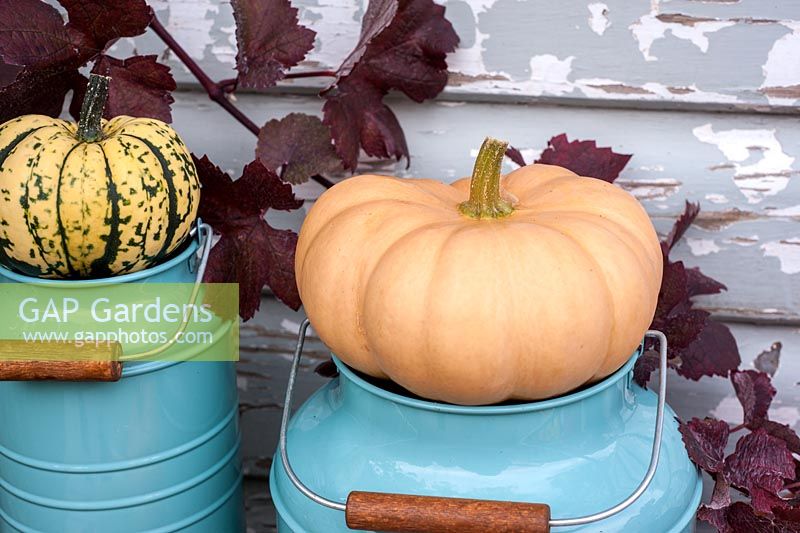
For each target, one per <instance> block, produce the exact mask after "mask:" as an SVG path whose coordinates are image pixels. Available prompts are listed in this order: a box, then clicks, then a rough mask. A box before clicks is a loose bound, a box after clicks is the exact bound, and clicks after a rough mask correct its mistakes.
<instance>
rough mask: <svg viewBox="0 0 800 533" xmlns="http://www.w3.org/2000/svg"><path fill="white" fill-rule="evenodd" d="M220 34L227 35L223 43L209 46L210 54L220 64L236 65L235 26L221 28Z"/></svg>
mask: <svg viewBox="0 0 800 533" xmlns="http://www.w3.org/2000/svg"><path fill="white" fill-rule="evenodd" d="M219 30H220V32H222V34H223V35H227V38H226V40H225V41H222V42H216V43H214V45H213V46H211V53H212V54H213V55H214V57H216V58H217V61H219V62H220V63H226V64H228V65H236V25H235V24H234V25H231V26H222V27H220V29H219Z"/></svg>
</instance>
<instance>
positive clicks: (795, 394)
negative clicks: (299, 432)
mask: <svg viewBox="0 0 800 533" xmlns="http://www.w3.org/2000/svg"><path fill="white" fill-rule="evenodd" d="M302 318H303V315H302V314H301V313H295V312H293V311H290V310H287V309H286V308H285V307H283V306H282V305H281V304H280V303H278V302H277V301H275V300H273V299H271V298H265V299H264V300H263V301H262V308H261V310H260V311H259V312H258V314H257V315H256V317H255V318H254V319H253V320H252V321H251V322H248V323H246V324H244V325H243V336H242V348H243V352H242V353H243V358H246V361H243V362H242V363H240V364H239V368H240V371H239V392H240V395H241V397H242V405H243V406H245V412H244V415H243V417H242V431H243V438H244V446H243V450H244V454H245V462H246V467H247V470H246V474H247V475H248V476H251V477H258V478H263V477H264V476H266V474H267V471H268V468H269V465H270V464H271V458H272V454H273V452H274V450H275V449H276V446H277V435H278V425H279V420H280V410H281V409H282V398H283V393H284V391H285V386H286V376H287V372H288V368H289V362H290V360H291V352H292V351H293V347H294V339H293V335H294V334H296V331H297V327H298V326H299V323H300V321H301V320H302ZM730 327H731V329H732V331H733V333H734V335H735V337H736V339H737V342H738V344H739V348H740V350H741V354H742V359H743V365H742V368H752V362H753V360H754V359H755V357H756V356H757V355H758V354H759V353H760V352H761V351H763V350H766V349H768V348H769V347H770V346H771V345H772V343H773V342H776V341H779V342H781V343H782V344H783V351H782V356H781V365H780V368H779V370H778V372H777V373H776V375H775V377H774V380H773V383H774V384H775V387H776V388H777V390H778V394H777V395H776V397H775V400H774V401H773V404H772V407H771V408H770V418H771V419H773V420H776V421H779V422H782V423H786V424H790V425H792V426H793V427H794V428H795V429H800V387H797V376H798V375H800V330H798V329H796V328H792V327H782V326H755V325H751V324H730ZM258 347H269V349H267V350H264V351H259V349H258ZM307 353H308V354H309V358H308V359H306V362H305V363H304V364H303V366H302V370H301V372H300V374H299V380H298V392H297V397H296V400H295V401H296V402H297V405H300V403H301V402H302V401H304V399H305V398H307V397H308V395H309V394H311V392H313V391H314V390H316V389H317V388H318V387H320V386H321V385H322V384H323V383H325V382H326V379H325V378H322V377H319V376H317V375H314V374H313V367H314V366H315V365H316V363H317V362H318V361H320V360H321V359H323V358H324V357H325V352H324V347H323V346H322V345H321V344H320V343H319V341H318V340H314V339H313V333H312V340H311V342H310V344H309V352H307ZM667 401H668V402H669V404H670V406H671V407H672V408H673V409H674V410H675V412H676V413H677V414H678V416H679V417H681V418H682V419H689V418H691V417H695V416H697V417H701V418H702V417H704V416H716V417H719V418H724V419H726V420H728V421H729V422H731V423H738V422H740V421H741V418H742V414H741V407H740V406H739V403H738V400H737V399H736V397H735V395H734V392H733V388H732V386H731V384H730V382H729V381H728V380H725V379H722V378H703V379H702V380H701V381H700V382H692V381H689V380H686V379H683V378H681V377H680V376H677V375H676V374H675V373H673V372H671V373H670V376H669V383H668V396H667ZM254 402H257V405H253V404H254ZM730 447H731V450H732V449H733V442H731V444H730ZM252 483H256V482H255V481H253V482H252ZM260 487H262V489H261V490H265V489H264V487H266V483H264V482H261V485H260ZM710 490H711V482H710V480H709V479H706V487H705V491H706V496H705V498H706V499H708V497H709V495H710ZM248 502H250V505H251V508H252V509H253V511H252V512H253V520H254V521H258V523H263V518H264V517H265V516H269V513H270V512H271V507H270V505H271V503H270V502H269V501H268V500H267V499H266V498H265V496H264V494H263V493H258V491H256V493H255V495H254V496H253V497H252V498H251V499H248ZM259 517H260V518H259ZM704 527H705V526H702V527H701V528H700V529H699V531H702V532H710V531H712V530H711V529H708V528H705V529H703V528H704ZM266 530H267V531H268V530H269V529H266ZM256 531H261V530H256Z"/></svg>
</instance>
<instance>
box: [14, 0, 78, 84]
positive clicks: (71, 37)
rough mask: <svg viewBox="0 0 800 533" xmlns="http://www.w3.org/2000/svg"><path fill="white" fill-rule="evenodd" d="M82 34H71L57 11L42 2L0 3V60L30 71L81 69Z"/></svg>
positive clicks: (29, 0)
mask: <svg viewBox="0 0 800 533" xmlns="http://www.w3.org/2000/svg"><path fill="white" fill-rule="evenodd" d="M82 44H85V37H84V35H83V34H81V33H80V32H75V31H71V30H69V29H68V28H67V27H66V26H65V25H64V19H63V18H62V16H61V14H60V13H59V12H58V11H56V9H55V8H54V7H52V6H50V5H48V4H45V3H44V2H41V1H39V0H0V59H2V60H3V62H4V63H6V64H9V65H18V66H21V67H31V68H54V67H61V68H65V67H66V66H71V67H78V66H79V65H80V64H81V62H82V61H80V59H79V49H80V46H81V45H82Z"/></svg>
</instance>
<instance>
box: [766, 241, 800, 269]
mask: <svg viewBox="0 0 800 533" xmlns="http://www.w3.org/2000/svg"><path fill="white" fill-rule="evenodd" d="M761 249H762V250H764V257H777V258H778V260H779V261H780V263H781V272H783V273H784V274H797V273H799V272H800V237H794V238H790V239H781V240H780V241H770V242H768V243H765V244H762V245H761Z"/></svg>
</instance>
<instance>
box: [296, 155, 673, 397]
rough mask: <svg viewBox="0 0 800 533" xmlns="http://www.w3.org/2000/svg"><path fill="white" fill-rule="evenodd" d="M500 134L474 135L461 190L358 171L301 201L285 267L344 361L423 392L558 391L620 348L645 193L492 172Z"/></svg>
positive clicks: (626, 348) (593, 371) (637, 331)
mask: <svg viewBox="0 0 800 533" xmlns="http://www.w3.org/2000/svg"><path fill="white" fill-rule="evenodd" d="M504 150H505V144H503V143H500V142H499V141H493V140H490V139H487V141H486V142H485V143H484V146H483V147H482V149H481V153H480V154H479V156H478V161H477V162H476V170H475V173H474V174H473V179H472V191H471V193H470V185H469V182H468V180H461V181H459V182H456V183H454V184H453V185H452V186H451V185H445V184H443V183H440V182H438V181H434V180H426V179H400V178H393V177H386V176H372V175H366V176H357V177H354V178H351V179H348V180H345V181H343V182H341V183H339V184H337V185H336V186H335V187H332V188H331V189H330V190H328V191H326V192H325V193H324V194H323V195H322V196H321V197H320V198H319V200H318V201H317V202H316V203H315V204H314V206H313V208H312V209H311V210H310V212H309V213H308V216H307V218H306V220H305V223H304V224H303V227H302V229H301V231H300V238H299V242H298V246H297V255H296V262H295V271H296V274H297V283H298V287H299V289H300V295H301V297H302V300H303V304H304V306H305V310H306V313H307V314H308V317H309V319H310V320H311V323H312V325H313V327H314V329H315V330H316V331H317V333H318V334H319V336H320V337H321V339H322V340H323V341H324V342H325V343H326V344H327V345H328V346H329V347H330V348H331V350H332V351H333V352H334V353H335V354H336V355H337V356H339V357H340V358H341V359H342V360H343V361H345V362H346V363H347V364H349V365H351V366H352V367H354V368H356V369H358V370H360V371H362V372H365V373H367V374H370V375H372V376H376V377H384V378H386V377H388V378H390V379H392V380H394V381H395V382H397V383H399V384H400V385H402V386H404V387H405V388H407V389H408V390H410V391H411V392H413V393H415V394H417V395H419V396H422V397H424V398H430V399H434V400H441V401H447V402H452V403H458V404H465V405H480V404H491V403H495V402H501V401H504V400H509V399H518V400H536V399H542V398H548V397H552V396H556V395H559V394H563V393H565V392H568V391H570V390H572V389H575V388H577V387H580V386H581V385H584V384H586V383H588V382H592V381H596V380H599V379H601V378H603V377H605V376H607V375H609V374H611V373H613V372H614V371H615V370H616V369H618V368H619V367H620V366H621V365H622V364H623V363H624V362H625V361H626V360H627V359H628V358H629V357H630V356H631V354H632V352H633V351H634V350H635V348H636V346H637V345H638V344H639V342H640V341H641V339H642V336H643V334H644V332H645V331H646V329H647V327H648V325H649V324H650V322H651V319H652V317H653V313H654V311H655V306H656V300H657V298H658V291H659V286H660V284H661V269H662V258H661V249H660V247H659V242H658V237H657V235H656V233H655V231H654V229H653V226H652V224H651V222H650V219H649V218H648V216H647V214H646V213H645V211H644V209H643V208H642V207H641V205H640V204H639V203H638V202H637V201H636V200H635V199H634V198H633V197H632V196H631V195H629V194H628V193H627V192H625V191H623V190H621V189H619V188H618V187H615V186H613V185H610V184H608V183H605V182H603V181H600V180H597V179H592V178H584V177H580V176H578V175H576V174H574V173H572V172H570V171H569V170H566V169H564V168H561V167H556V166H549V165H530V166H527V167H523V168H520V169H518V170H516V171H514V172H512V173H511V174H509V175H508V176H506V177H505V178H503V179H502V180H500V165H501V161H502V156H503V152H504ZM498 182H500V185H501V188H502V191H503V192H501V191H500V190H499V189H498Z"/></svg>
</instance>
